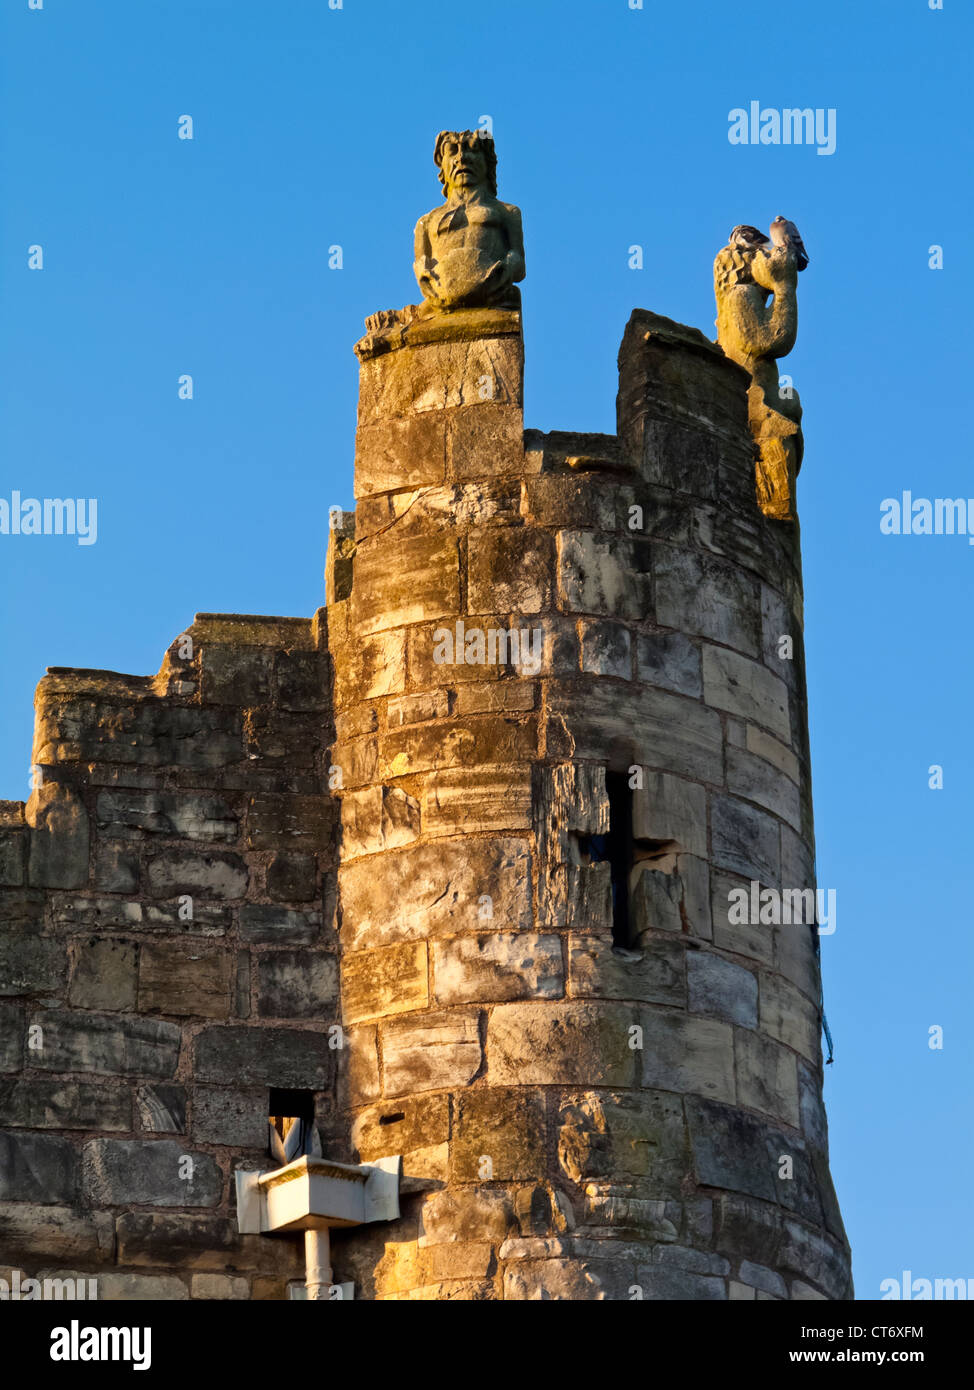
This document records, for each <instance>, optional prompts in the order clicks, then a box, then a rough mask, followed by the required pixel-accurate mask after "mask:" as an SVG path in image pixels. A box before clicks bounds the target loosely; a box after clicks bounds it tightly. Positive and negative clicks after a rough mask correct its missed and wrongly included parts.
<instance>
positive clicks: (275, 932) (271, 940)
mask: <svg viewBox="0 0 974 1390" xmlns="http://www.w3.org/2000/svg"><path fill="white" fill-rule="evenodd" d="M320 934H321V913H320V912H299V911H297V910H296V909H293V908H288V907H277V906H276V905H265V904H263V903H244V905H243V907H241V909H240V940H241V941H246V942H253V943H255V944H258V943H263V944H266V945H284V944H285V943H287V944H293V945H296V946H297V945H310V944H311V943H312V942H314V941H316V940H317V939H318V937H319V936H320Z"/></svg>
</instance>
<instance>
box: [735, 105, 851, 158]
mask: <svg viewBox="0 0 974 1390" xmlns="http://www.w3.org/2000/svg"><path fill="white" fill-rule="evenodd" d="M835 117H836V111H835V107H834V106H816V107H811V106H784V107H782V108H781V109H780V110H779V109H778V108H777V107H775V106H765V107H762V105H761V103H760V102H759V101H752V102H750V103H749V104H748V105H747V106H746V107H745V106H735V107H734V109H733V110H732V111H728V113H727V120H728V122H729V123H730V129H729V130H728V132H727V138H728V140H729V141H730V143H731V144H732V145H815V146H816V148H817V150H818V153H819V154H835V142H836V121H835Z"/></svg>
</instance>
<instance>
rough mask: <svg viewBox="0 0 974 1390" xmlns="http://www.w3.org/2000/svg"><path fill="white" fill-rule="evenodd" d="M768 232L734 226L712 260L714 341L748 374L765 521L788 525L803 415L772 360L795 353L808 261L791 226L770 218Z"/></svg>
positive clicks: (793, 513)
mask: <svg viewBox="0 0 974 1390" xmlns="http://www.w3.org/2000/svg"><path fill="white" fill-rule="evenodd" d="M770 230H771V235H770V237H766V236H765V235H764V234H763V232H759V231H758V230H757V228H756V227H749V226H739V227H735V228H734V230H733V231H732V232H731V234H730V238H729V240H728V243H727V245H726V246H725V247H723V249H722V250H721V251H719V252H718V253H717V258H716V260H715V261H714V293H715V295H716V298H717V341H718V343H719V344H720V346H721V347H722V348H723V350H724V352H725V353H726V354H727V356H728V357H731V358H733V360H734V361H735V362H738V363H740V365H741V366H742V367H745V368H746V369H747V371H749V372H750V374H751V387H750V390H749V391H748V415H749V419H750V424H751V433H752V434H753V436H754V441H755V443H756V445H757V448H758V462H757V469H756V483H757V498H758V503H759V505H760V507H761V510H762V511H763V512H764V514H765V515H766V516H770V517H774V518H776V519H777V520H780V521H793V520H794V519H795V516H796V510H795V480H796V478H797V477H798V471H799V469H800V468H801V463H802V452H803V440H802V432H801V418H802V408H801V401H800V400H799V398H798V393H797V391H795V390H794V388H793V387H791V386H787V387H785V388H782V387H781V386H780V384H779V382H780V378H779V373H778V358H780V357H785V356H787V354H788V353H789V352H791V350H792V348H793V347H794V346H795V338H796V336H797V334H798V299H797V293H796V291H797V286H798V272H799V271H800V270H804V269H805V266H806V265H807V264H808V255H807V252H806V251H805V247H804V244H803V242H802V239H801V236H800V235H799V232H798V228H797V227H796V226H795V224H794V223H793V222H789V221H787V219H785V218H784V217H776V218H775V220H774V222H772V224H771V229H770Z"/></svg>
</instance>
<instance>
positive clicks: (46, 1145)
mask: <svg viewBox="0 0 974 1390" xmlns="http://www.w3.org/2000/svg"><path fill="white" fill-rule="evenodd" d="M77 1190H78V1151H77V1149H76V1148H75V1146H74V1145H73V1144H72V1143H70V1142H69V1140H67V1139H61V1138H58V1137H57V1136H56V1135H53V1134H26V1133H24V1134H19V1133H16V1132H15V1133H7V1134H4V1133H0V1202H38V1203H44V1204H47V1203H57V1202H73V1201H74V1199H75V1197H76V1195H77Z"/></svg>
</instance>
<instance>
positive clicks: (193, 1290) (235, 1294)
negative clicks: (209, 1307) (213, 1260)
mask: <svg viewBox="0 0 974 1390" xmlns="http://www.w3.org/2000/svg"><path fill="white" fill-rule="evenodd" d="M190 1297H191V1298H208V1299H241V1298H246V1299H249V1298H250V1280H249V1279H242V1278H239V1277H237V1278H234V1277H233V1276H232V1275H230V1274H194V1275H193V1278H192V1280H191V1282H190Z"/></svg>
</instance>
